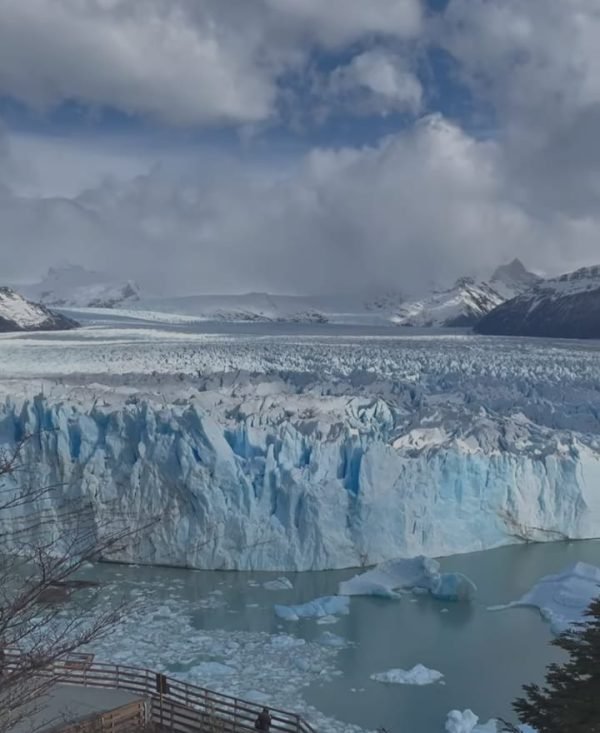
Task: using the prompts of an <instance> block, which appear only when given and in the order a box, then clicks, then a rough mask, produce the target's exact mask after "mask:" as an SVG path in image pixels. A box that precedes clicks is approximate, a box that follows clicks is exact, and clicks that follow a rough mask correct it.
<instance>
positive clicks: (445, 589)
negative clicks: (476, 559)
mask: <svg viewBox="0 0 600 733" xmlns="http://www.w3.org/2000/svg"><path fill="white" fill-rule="evenodd" d="M476 593H477V586H476V585H475V583H474V582H473V581H472V580H471V579H470V578H468V577H467V576H466V575H463V574H462V573H442V574H441V575H440V576H439V578H438V579H437V581H435V582H434V583H433V584H432V587H431V595H432V596H433V597H434V598H437V599H438V600H440V601H472V600H473V598H474V597H475V595H476Z"/></svg>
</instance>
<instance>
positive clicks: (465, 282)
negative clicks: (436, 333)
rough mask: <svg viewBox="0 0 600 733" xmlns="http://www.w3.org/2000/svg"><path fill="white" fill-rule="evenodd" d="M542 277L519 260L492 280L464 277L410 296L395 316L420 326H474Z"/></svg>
mask: <svg viewBox="0 0 600 733" xmlns="http://www.w3.org/2000/svg"><path fill="white" fill-rule="evenodd" d="M539 280H540V278H539V277H538V276H537V275H534V274H533V273H532V272H529V271H528V270H526V269H525V267H524V265H523V263H522V262H521V261H520V260H517V259H515V260H513V261H512V262H510V263H509V264H508V265H502V266H500V267H498V268H497V269H496V270H495V271H494V273H493V274H492V276H491V278H490V279H489V281H486V280H479V281H477V280H475V279H474V278H472V277H462V278H460V279H458V280H457V281H456V283H455V284H454V285H453V286H452V287H451V288H448V289H447V290H436V291H434V292H431V293H428V294H426V295H425V296H424V297H421V298H418V299H414V300H409V301H407V302H406V303H404V304H403V305H402V306H400V307H399V308H398V309H397V312H396V314H395V315H394V317H393V318H392V320H393V321H394V323H396V324H398V325H400V326H416V327H419V328H426V327H430V326H434V327H438V328H441V327H446V328H448V327H468V326H474V325H475V324H476V323H478V322H479V321H480V320H481V319H482V318H483V317H484V316H485V315H487V314H488V313H489V312H490V311H492V310H494V308H496V307H497V306H499V305H500V304H501V303H503V302H504V301H505V300H507V299H509V298H514V297H515V295H517V294H519V293H521V292H523V291H524V290H526V289H527V288H529V287H531V285H532V284H535V283H536V282H538V281H539Z"/></svg>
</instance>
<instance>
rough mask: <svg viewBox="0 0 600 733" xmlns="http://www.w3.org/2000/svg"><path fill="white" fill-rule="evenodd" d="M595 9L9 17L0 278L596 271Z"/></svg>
mask: <svg viewBox="0 0 600 733" xmlns="http://www.w3.org/2000/svg"><path fill="white" fill-rule="evenodd" d="M599 129H600V5H599V4H598V0H526V1H524V0H2V1H1V2H0V255H1V258H0V267H1V270H0V271H1V272H2V278H3V279H4V280H6V281H8V282H10V281H12V282H17V281H24V280H31V279H35V278H36V277H38V276H39V275H41V274H42V273H43V272H44V271H45V270H46V269H47V268H48V267H49V266H52V265H55V264H59V263H65V262H71V263H75V264H81V265H84V266H87V267H93V268H96V269H100V270H104V271H110V272H111V273H113V274H116V275H122V276H124V277H133V278H136V279H138V280H139V281H140V282H141V283H142V285H143V286H144V287H145V288H146V289H147V291H148V292H168V293H175V292H179V293H193V292H240V291H246V290H256V289H260V290H271V291H276V292H298V293H302V292H307V293H308V292H310V293H314V292H332V291H335V292H349V291H370V290H376V289H379V288H386V289H388V288H394V289H410V288H414V287H416V286H417V285H419V286H420V284H423V283H426V282H429V281H432V280H433V281H440V280H448V279H452V278H454V277H456V276H458V275H460V274H463V273H465V272H472V273H485V272H486V271H487V270H489V269H490V268H492V267H493V266H494V265H496V264H498V263H501V262H504V261H507V260H508V259H509V258H512V257H514V256H519V257H521V258H522V259H523V260H524V261H525V263H526V264H528V265H529V266H530V267H532V268H533V269H536V270H538V271H542V272H547V273H555V272H559V271H566V270H570V269H575V268H576V267H578V266H580V265H584V264H590V263H593V262H600V237H599V234H600V205H599V204H600V145H599V144H598V140H597V137H598V130H599Z"/></svg>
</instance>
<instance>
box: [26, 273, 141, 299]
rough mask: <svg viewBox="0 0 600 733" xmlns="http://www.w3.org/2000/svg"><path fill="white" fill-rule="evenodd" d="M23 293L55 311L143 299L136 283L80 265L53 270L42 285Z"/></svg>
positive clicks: (27, 289) (34, 286)
mask: <svg viewBox="0 0 600 733" xmlns="http://www.w3.org/2000/svg"><path fill="white" fill-rule="evenodd" d="M19 290H20V291H21V292H22V293H23V294H24V295H25V296H27V297H28V298H31V299H32V300H35V301H36V302H39V303H42V304H44V305H48V306H53V307H55V308H114V307H116V306H123V305H126V304H130V303H133V302H135V301H137V300H138V299H139V287H138V285H137V283H135V282H134V281H133V280H125V281H118V280H115V279H114V278H111V277H110V276H109V275H106V274H104V273H101V272H95V271H93V270H86V269H85V268H84V267H80V266H79V265H66V266H64V267H51V268H50V269H49V270H48V272H47V274H46V276H45V277H44V278H43V279H42V280H41V281H40V282H38V283H35V284H33V285H24V286H22V287H20V288H19Z"/></svg>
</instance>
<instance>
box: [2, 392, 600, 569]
mask: <svg viewBox="0 0 600 733" xmlns="http://www.w3.org/2000/svg"><path fill="white" fill-rule="evenodd" d="M226 407H230V406H229V405H226V406H224V407H223V408H222V409H213V410H207V409H203V408H202V407H200V406H198V405H194V404H192V403H189V404H183V405H166V406H161V405H159V404H155V403H151V402H133V403H131V404H128V403H126V402H125V401H123V403H122V404H117V405H115V404H112V405H110V406H109V405H106V406H103V405H98V404H93V403H92V404H88V405H85V404H78V405H74V404H68V403H63V402H54V401H48V400H47V399H45V398H43V397H41V396H40V397H36V398H34V399H26V400H24V401H21V402H18V401H11V400H8V401H6V402H5V403H3V404H2V405H0V448H4V449H8V450H10V449H11V448H14V446H15V445H16V444H17V443H18V442H19V441H20V440H22V438H23V437H25V436H30V437H29V438H28V440H27V441H26V442H25V444H24V446H23V452H22V460H23V465H24V466H25V467H26V470H22V471H18V472H16V473H14V474H13V475H11V476H9V477H5V484H6V486H8V487H9V488H10V489H11V490H14V491H15V492H18V491H21V490H23V489H24V488H26V487H27V486H29V485H36V486H50V485H52V486H54V487H55V489H54V490H53V491H52V492H51V494H49V495H48V496H45V497H42V498H40V499H39V501H40V502H44V509H45V511H47V512H51V513H54V514H55V517H56V520H57V522H56V526H55V529H54V530H53V531H55V532H56V536H57V537H59V536H61V535H62V534H65V533H66V534H67V535H68V532H69V528H68V527H67V526H63V525H62V524H61V517H62V515H63V514H64V508H65V506H68V505H69V504H71V505H74V503H75V502H79V503H80V506H81V507H84V508H85V512H86V513H87V516H88V519H89V522H90V523H91V525H93V526H96V527H97V528H98V529H97V531H98V532H99V533H100V532H103V531H104V527H105V526H106V525H107V524H109V523H110V521H111V520H112V521H113V522H114V521H123V522H125V523H127V525H128V526H131V527H134V528H135V527H143V526H145V525H146V524H147V523H148V521H149V520H150V519H151V518H155V517H159V518H160V521H159V522H158V524H156V525H155V526H153V527H152V530H151V531H146V532H144V531H142V532H141V533H140V535H139V536H138V537H136V539H135V542H131V543H130V545H129V546H128V547H127V548H124V549H123V550H122V551H121V553H120V556H119V558H118V559H121V560H124V561H135V562H142V563H154V564H158V563H161V564H169V565H177V566H185V567H196V568H208V569H254V570H259V569H262V570H310V569H312V570H316V569H325V568H343V567H353V566H360V565H363V566H364V565H369V564H375V563H379V562H382V561H385V560H388V559H390V558H398V557H412V556H416V555H420V554H425V555H430V556H438V555H445V554H452V553H455V552H465V551H474V550H480V549H486V548H490V547H495V546H499V545H502V544H507V543H511V542H515V541H519V540H522V539H539V540H551V539H557V538H562V537H570V538H587V537H593V536H598V535H599V534H600V460H599V455H598V452H597V451H595V450H594V449H593V447H591V446H589V445H588V444H586V443H585V442H584V441H581V440H580V439H579V438H578V437H577V435H576V434H572V433H567V432H565V433H564V434H560V435H559V434H557V433H556V431H555V432H554V433H553V434H552V436H550V434H548V435H543V434H541V433H540V429H539V428H536V429H535V431H533V432H532V435H533V437H532V439H531V440H530V441H529V442H527V444H526V445H525V447H523V446H522V445H521V444H519V445H516V444H515V445H514V446H511V445H507V444H506V430H505V429H504V428H502V426H498V425H497V424H496V423H495V422H494V421H493V420H490V419H487V418H486V419H484V418H481V420H480V422H479V423H478V422H477V421H475V422H471V423H469V427H468V430H469V434H468V436H465V434H461V433H460V431H458V432H456V431H455V433H454V434H452V435H445V436H442V438H440V436H439V435H436V438H435V440H434V441H430V442H429V443H428V442H427V441H425V442H423V441H422V440H421V438H422V432H421V433H420V435H421V438H419V440H421V443H419V442H418V441H416V440H412V439H410V431H409V430H407V428H406V427H405V426H400V425H399V424H398V422H397V420H396V419H395V417H394V416H393V415H392V413H391V411H390V409H389V408H388V406H387V404H386V402H385V401H384V400H381V399H374V400H371V401H367V400H363V401H362V402H361V401H356V400H355V401H350V402H349V407H348V411H349V412H348V415H347V416H345V417H344V419H338V417H336V418H335V419H334V418H333V417H332V418H331V419H330V420H328V419H325V418H323V416H322V415H321V416H317V417H316V418H315V417H312V416H311V415H308V416H305V417H302V416H300V414H299V413H298V414H295V415H289V414H287V413H286V412H284V411H280V412H278V413H277V415H276V416H273V414H271V413H269V414H265V415H261V414H256V413H255V414H252V415H248V414H244V413H243V412H240V411H237V412H236V411H235V410H230V409H226ZM557 435H558V437H557ZM413 437H414V436H413ZM501 441H504V442H503V443H502V442H501ZM521 442H522V441H521ZM38 508H39V507H38ZM29 510H30V508H29V507H16V508H15V509H14V510H13V513H12V515H10V516H9V515H8V513H7V512H3V515H2V518H1V521H8V522H14V521H18V518H19V515H20V514H23V512H26V511H29ZM115 518H117V519H116V520H115Z"/></svg>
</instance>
